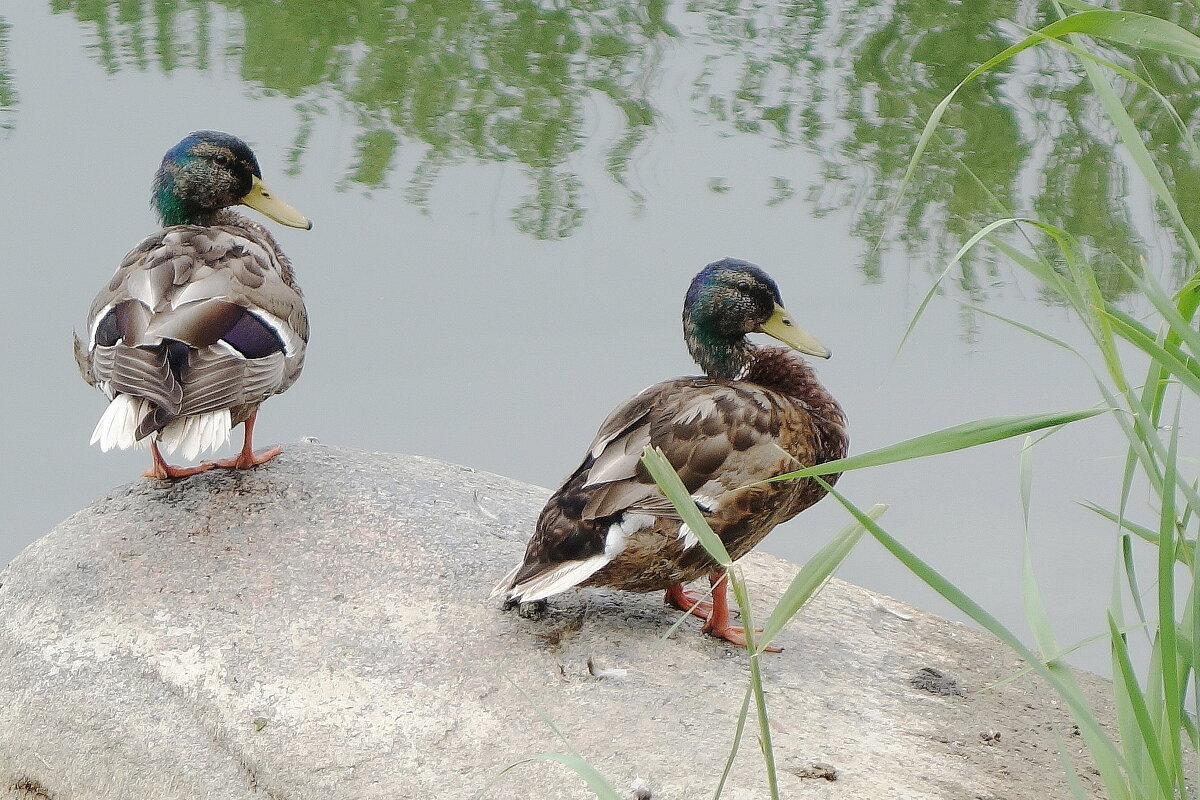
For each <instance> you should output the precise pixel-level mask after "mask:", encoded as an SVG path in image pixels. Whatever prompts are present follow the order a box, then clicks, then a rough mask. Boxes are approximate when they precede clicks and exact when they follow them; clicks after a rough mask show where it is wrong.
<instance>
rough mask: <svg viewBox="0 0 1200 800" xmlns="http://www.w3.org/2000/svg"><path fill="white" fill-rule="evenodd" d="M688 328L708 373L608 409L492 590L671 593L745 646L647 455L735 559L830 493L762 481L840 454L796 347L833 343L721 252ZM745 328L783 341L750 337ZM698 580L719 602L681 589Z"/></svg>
mask: <svg viewBox="0 0 1200 800" xmlns="http://www.w3.org/2000/svg"><path fill="white" fill-rule="evenodd" d="M683 329H684V337H685V339H686V341H687V345H688V349H689V351H690V352H691V354H692V357H693V358H694V359H695V360H696V363H698V364H699V365H700V367H701V368H702V369H703V370H704V372H705V374H706V376H705V377H694V378H675V379H674V380H669V381H665V382H663V383H659V384H655V385H654V386H651V387H650V388H648V389H646V390H644V391H642V392H641V393H639V394H637V395H635V396H634V397H632V398H630V399H629V400H626V401H625V402H624V403H622V404H621V405H620V406H618V407H617V408H616V409H615V410H614V411H613V412H612V413H611V414H609V416H608V419H606V420H605V421H604V423H603V424H602V425H601V426H600V430H599V432H598V433H597V434H596V437H595V439H594V440H593V441H592V443H591V445H590V446H589V447H588V451H587V455H586V456H585V457H584V459H583V463H582V464H581V465H580V466H579V468H578V469H576V470H575V472H573V473H572V474H571V475H570V477H568V478H567V479H566V481H565V482H564V483H563V485H562V486H561V487H560V488H559V489H558V491H557V492H555V493H554V495H553V496H552V497H551V498H550V500H549V502H548V503H547V504H546V507H545V508H544V509H543V510H542V513H541V516H540V517H539V518H538V521H537V526H536V528H535V531H534V534H533V538H532V539H531V540H530V542H529V545H528V547H527V548H526V551H525V558H524V560H523V561H522V562H521V563H520V564H518V565H517V567H516V568H515V569H513V571H512V572H510V573H509V574H508V576H507V577H505V579H504V580H503V581H502V582H501V583H500V585H499V586H497V587H496V589H497V593H501V592H503V593H504V594H505V595H506V597H507V599H508V600H509V601H510V602H530V601H536V600H541V599H542V598H546V597H549V596H551V595H554V594H558V593H559V592H562V591H564V590H566V589H570V588H572V587H575V586H602V587H610V588H616V589H624V590H627V591H633V592H652V591H658V590H663V591H664V592H665V597H664V599H665V601H666V602H667V603H669V604H671V605H674V606H675V607H677V608H679V609H681V610H685V611H691V612H692V613H694V614H696V615H697V616H700V617H703V618H705V619H706V622H705V625H704V631H705V632H706V633H710V634H712V635H714V636H717V637H720V638H722V639H725V640H727V641H730V642H733V643H735V644H739V645H742V646H744V645H745V641H746V640H745V632H744V631H743V630H742V629H741V628H740V627H737V626H735V625H732V624H730V621H729V617H730V615H729V602H728V594H727V587H726V585H725V584H726V581H725V580H724V578H725V573H724V570H723V569H722V568H721V567H720V565H719V564H718V563H717V562H716V561H714V560H713V559H712V558H711V557H710V556H709V555H708V553H707V551H705V549H704V548H703V547H701V546H700V544H699V542H698V540H697V538H696V535H695V534H694V533H693V532H692V531H691V530H690V529H689V528H688V526H687V525H686V524H684V523H683V522H682V521H681V520H680V518H679V516H678V515H677V514H676V512H675V510H674V508H673V507H672V506H671V503H670V502H669V501H668V500H667V499H666V497H664V496H663V494H662V492H661V491H660V490H659V488H658V486H657V485H656V484H655V483H654V481H653V480H652V479H651V478H650V476H649V475H648V474H647V472H646V470H645V467H644V466H643V465H642V463H641V456H642V452H643V451H644V450H645V448H646V447H647V446H649V447H656V448H659V449H661V450H662V452H663V454H664V455H665V456H666V457H667V459H668V460H669V461H670V462H671V465H672V466H673V467H674V468H675V471H676V472H678V473H679V476H680V478H681V479H682V480H683V483H684V485H685V486H686V487H687V490H688V491H689V492H690V493H691V495H692V498H693V499H694V500H695V501H696V504H697V505H698V506H699V508H700V509H701V511H702V512H703V513H704V516H705V518H706V520H707V521H708V523H709V525H711V526H712V529H713V531H714V532H715V533H716V534H717V535H718V536H719V537H720V538H721V540H722V541H723V542H724V544H725V547H726V549H727V550H728V551H729V554H730V556H731V557H732V558H735V559H736V558H740V557H741V556H743V555H745V554H746V553H747V552H749V551H750V549H751V548H753V547H754V546H755V545H757V544H758V543H759V542H760V541H762V539H763V537H765V536H766V535H767V534H768V533H769V532H770V531H771V529H772V528H774V527H775V526H776V525H778V524H780V523H781V522H785V521H787V520H789V519H791V518H792V517H794V516H796V515H797V514H799V513H800V512H801V511H803V510H804V509H806V508H808V507H809V506H811V505H812V504H813V503H815V502H817V501H818V500H820V499H821V498H822V497H823V496H824V495H825V491H824V489H823V488H821V486H820V485H819V484H817V483H816V482H814V481H812V480H809V479H804V480H798V481H782V482H778V483H761V481H763V480H765V479H767V478H771V477H774V476H776V475H780V474H782V473H784V472H789V471H792V470H796V469H800V468H802V467H806V466H811V465H814V464H820V463H823V462H826V461H832V460H834V459H837V458H841V457H843V456H844V455H845V454H846V450H847V448H848V446H849V438H848V436H847V433H846V417H845V414H844V413H843V412H842V408H841V406H839V405H838V403H837V401H836V400H834V398H833V396H832V395H830V394H829V392H828V391H826V390H825V388H824V387H823V386H822V385H821V384H820V383H819V382H818V381H817V378H816V375H815V374H814V372H813V370H812V367H810V366H809V365H808V363H807V362H805V360H804V359H803V358H801V357H800V356H799V355H798V353H804V354H807V355H811V356H818V357H820V358H828V357H829V351H828V350H826V349H825V347H824V346H822V345H821V344H820V343H819V342H818V341H817V340H816V339H814V338H813V337H812V336H810V335H809V334H808V333H806V332H805V331H804V330H802V329H801V328H800V327H799V326H798V325H797V324H796V323H795V321H794V320H793V319H792V317H791V315H789V314H788V312H787V311H786V310H785V309H784V307H783V301H782V300H781V298H780V294H779V289H778V288H777V287H776V285H775V282H774V281H773V280H772V279H771V278H770V276H768V275H767V273H766V272H764V271H763V270H762V269H761V268H759V267H757V266H755V265H753V264H750V263H748V262H746V261H739V260H737V259H732V258H726V259H723V260H721V261H717V262H714V263H712V264H709V265H708V266H707V267H705V268H704V269H703V270H701V271H700V273H699V274H698V275H696V277H695V279H693V281H692V283H691V286H690V287H689V288H688V291H687V296H686V299H685V301H684V308H683ZM749 333H765V334H767V335H769V336H772V337H774V338H775V339H777V340H779V341H780V342H782V343H784V344H786V345H788V348H780V347H764V346H759V345H756V344H754V343H752V342H751V341H750V340H749V339H747V338H746V335H747V334H749ZM797 351H798V352H797ZM837 477H838V476H837V475H830V476H825V479H826V480H828V481H830V482H831V483H832V482H833V481H835V480H836V479H837ZM700 577H708V579H709V584H710V588H711V592H712V602H711V603H708V602H701V600H700V598H699V597H697V596H695V595H693V594H692V593H690V592H688V591H687V590H685V589H684V587H683V584H684V583H687V582H688V581H692V580H695V579H697V578H700ZM771 649H773V650H774V649H776V648H771Z"/></svg>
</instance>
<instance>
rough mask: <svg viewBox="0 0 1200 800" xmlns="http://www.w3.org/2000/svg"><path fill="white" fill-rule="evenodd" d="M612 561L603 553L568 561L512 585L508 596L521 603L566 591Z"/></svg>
mask: <svg viewBox="0 0 1200 800" xmlns="http://www.w3.org/2000/svg"><path fill="white" fill-rule="evenodd" d="M610 561H612V556H608V555H604V554H603V553H601V554H600V555H598V556H592V557H591V558H585V559H584V560H583V561H568V562H566V563H565V564H559V565H558V566H557V567H555V568H554V569H551V570H547V571H546V572H543V573H542V574H541V575H538V576H537V577H535V578H531V579H530V580H527V581H525V582H524V583H519V584H517V585H516V586H514V587H512V588H511V589H509V590H508V598H509V599H510V600H516V601H517V602H519V603H532V602H533V601H534V600H541V599H543V598H546V597H549V596H550V595H552V594H558V593H559V592H565V591H566V590H567V589H570V588H571V587H572V586H578V585H579V584H580V583H582V582H583V581H585V580H587V579H588V578H590V577H591V576H592V574H593V573H595V572H597V571H599V570H600V568H601V567H603V566H604V565H605V564H607V563H608V562H610Z"/></svg>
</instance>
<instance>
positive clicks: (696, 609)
mask: <svg viewBox="0 0 1200 800" xmlns="http://www.w3.org/2000/svg"><path fill="white" fill-rule="evenodd" d="M663 602H664V603H666V604H667V605H669V606H674V607H675V608H678V609H679V610H680V611H686V612H688V613H689V614H695V615H696V616H697V617H699V618H700V619H703V620H707V619H708V618H709V617H711V616H712V610H713V605H712V603H710V602H708V601H707V600H703V599H701V597H700V595H698V594H697V593H695V592H689V591H688V590H687V589H684V588H683V584H682V583H677V584H675V585H674V586H672V587H670V588H669V589H667V591H666V593H664V594H663Z"/></svg>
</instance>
